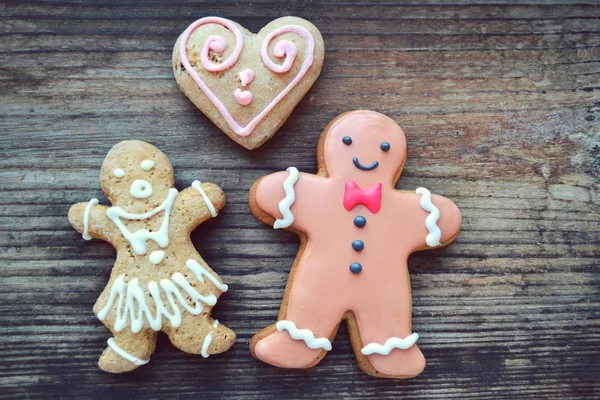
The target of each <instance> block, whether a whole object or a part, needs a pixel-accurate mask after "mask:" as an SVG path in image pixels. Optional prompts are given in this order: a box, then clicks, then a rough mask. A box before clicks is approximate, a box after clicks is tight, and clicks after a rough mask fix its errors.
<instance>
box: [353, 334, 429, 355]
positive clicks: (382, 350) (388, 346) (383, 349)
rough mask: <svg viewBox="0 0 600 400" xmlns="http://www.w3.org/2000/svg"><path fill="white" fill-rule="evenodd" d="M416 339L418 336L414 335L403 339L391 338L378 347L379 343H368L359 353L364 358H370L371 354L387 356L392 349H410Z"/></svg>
mask: <svg viewBox="0 0 600 400" xmlns="http://www.w3.org/2000/svg"><path fill="white" fill-rule="evenodd" d="M417 339H419V335H418V334H416V333H413V334H410V335H408V336H407V337H405V338H404V339H400V338H397V337H391V338H389V339H388V340H386V341H385V344H384V345H380V344H379V343H369V344H368V345H366V346H365V347H363V348H362V350H361V351H360V352H361V353H363V354H364V355H365V356H370V355H371V354H381V355H382V356H387V355H388V354H390V352H391V351H392V350H393V349H403V350H406V349H408V348H410V347H411V346H412V345H413V344H415V343H416V341H417Z"/></svg>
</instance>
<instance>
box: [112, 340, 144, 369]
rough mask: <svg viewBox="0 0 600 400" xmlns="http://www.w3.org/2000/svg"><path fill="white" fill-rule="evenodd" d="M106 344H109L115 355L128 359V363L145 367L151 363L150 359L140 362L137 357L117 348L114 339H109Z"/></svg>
mask: <svg viewBox="0 0 600 400" xmlns="http://www.w3.org/2000/svg"><path fill="white" fill-rule="evenodd" d="M106 343H108V346H109V347H110V348H111V349H112V351H114V352H115V353H117V354H118V355H120V356H121V357H123V358H124V359H126V360H127V361H129V362H132V363H134V364H135V365H145V364H148V363H149V362H150V360H149V359H148V360H140V359H139V358H137V357H136V356H134V355H132V354H129V353H128V352H126V351H125V350H123V349H122V348H120V347H119V346H117V344H116V343H115V339H114V338H109V339H108V340H107V341H106Z"/></svg>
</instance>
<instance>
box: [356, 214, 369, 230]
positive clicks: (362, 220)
mask: <svg viewBox="0 0 600 400" xmlns="http://www.w3.org/2000/svg"><path fill="white" fill-rule="evenodd" d="M366 224H367V219H366V218H365V217H363V216H362V215H359V216H358V217H356V218H354V225H356V226H358V227H359V228H362V227H363V226H365V225H366Z"/></svg>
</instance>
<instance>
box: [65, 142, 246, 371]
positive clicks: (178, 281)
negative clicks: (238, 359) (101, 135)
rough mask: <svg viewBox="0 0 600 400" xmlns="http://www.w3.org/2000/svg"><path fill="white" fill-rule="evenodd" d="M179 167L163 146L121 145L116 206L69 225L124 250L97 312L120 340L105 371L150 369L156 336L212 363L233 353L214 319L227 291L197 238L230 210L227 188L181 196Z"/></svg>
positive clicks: (209, 187)
mask: <svg viewBox="0 0 600 400" xmlns="http://www.w3.org/2000/svg"><path fill="white" fill-rule="evenodd" d="M174 181H175V179H174V175H173V167H172V166H171V163H170V162H169V160H168V159H167V157H166V156H165V155H164V154H163V153H162V152H161V151H160V150H158V149H157V148H156V147H154V146H152V145H150V144H148V143H145V142H141V141H136V140H128V141H124V142H121V143H118V144H117V145H116V146H114V147H113V148H112V149H111V150H110V151H109V153H108V155H107V156H106V159H105V160H104V163H103V164H102V173H101V183H102V190H103V191H104V194H105V195H106V197H107V198H108V200H109V201H110V202H111V203H112V205H113V206H112V207H106V206H103V205H99V204H98V200H97V199H92V200H91V201H89V202H87V203H78V204H75V205H74V206H73V207H71V209H70V210H69V221H70V222H71V224H72V225H73V227H74V228H75V229H76V230H77V231H78V232H80V233H82V235H83V238H84V239H86V240H90V239H92V238H95V239H102V240H105V241H107V242H109V243H110V244H112V245H113V246H114V247H115V249H116V250H117V260H116V262H115V265H114V268H113V270H112V273H111V276H110V280H109V282H108V285H107V286H106V288H105V289H104V291H103V292H102V294H101V295H100V297H99V298H98V300H97V302H96V304H95V305H94V313H95V314H96V316H97V317H98V319H100V320H101V321H102V322H103V323H104V325H106V327H107V328H109V329H110V330H111V331H112V333H113V335H114V338H112V337H111V338H110V339H108V346H107V347H106V349H105V350H104V353H102V356H101V357H100V361H99V363H98V365H99V366H100V368H102V369H103V370H105V371H108V372H114V373H119V372H127V371H131V370H133V369H135V368H137V367H138V366H140V365H144V364H146V363H148V361H149V359H150V356H151V355H152V353H153V352H154V348H155V346H156V332H157V331H163V332H165V333H166V334H167V335H168V336H169V338H170V340H171V343H173V344H174V345H175V346H176V347H177V348H179V349H181V350H183V351H185V352H187V353H193V354H201V355H202V356H204V357H208V356H209V355H210V354H217V353H221V352H224V351H225V350H227V349H229V347H231V345H232V344H233V342H234V341H235V333H234V332H233V331H231V330H230V329H229V328H226V327H225V326H223V325H221V324H219V322H218V321H217V320H213V319H212V318H211V317H210V311H211V309H212V307H213V306H214V305H215V304H216V302H217V299H218V298H219V296H220V295H221V294H222V293H223V292H226V291H227V285H225V284H224V283H223V281H222V280H221V278H220V277H219V276H218V275H217V274H216V273H215V272H214V271H213V270H212V269H210V268H209V267H208V265H207V264H206V262H204V260H203V259H202V257H200V255H199V254H198V252H197V251H196V249H195V248H194V245H193V244H192V242H191V240H190V233H191V232H192V231H193V230H194V229H195V228H196V227H197V226H198V225H200V224H201V223H202V222H204V221H206V220H208V219H209V218H211V217H215V216H216V215H217V212H218V211H219V210H221V209H222V208H223V206H224V205H225V196H224V195H223V192H222V191H221V189H220V188H219V187H218V186H216V185H214V184H212V183H202V184H200V182H198V181H195V182H194V183H193V184H192V187H190V188H187V189H185V190H183V191H182V192H178V190H177V189H175V188H174V187H173V186H174Z"/></svg>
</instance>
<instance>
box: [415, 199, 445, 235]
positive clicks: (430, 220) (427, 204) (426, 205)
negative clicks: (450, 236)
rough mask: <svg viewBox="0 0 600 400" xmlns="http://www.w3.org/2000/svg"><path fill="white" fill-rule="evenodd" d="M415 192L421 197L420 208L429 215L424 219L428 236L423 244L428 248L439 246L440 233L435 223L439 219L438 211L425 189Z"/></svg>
mask: <svg viewBox="0 0 600 400" xmlns="http://www.w3.org/2000/svg"><path fill="white" fill-rule="evenodd" d="M415 192H416V193H417V194H419V195H421V200H420V204H421V208H422V209H423V210H425V211H428V212H429V213H430V214H429V215H428V216H427V218H425V226H426V227H427V230H428V231H429V235H427V238H425V242H427V245H428V246H430V247H434V246H439V245H440V244H441V243H440V239H441V237H442V231H440V228H439V227H438V226H437V222H438V220H439V219H440V210H439V208H437V207H436V206H434V205H433V203H432V202H431V192H430V191H429V190H427V189H425V188H422V187H420V188H418V189H417V190H415Z"/></svg>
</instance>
